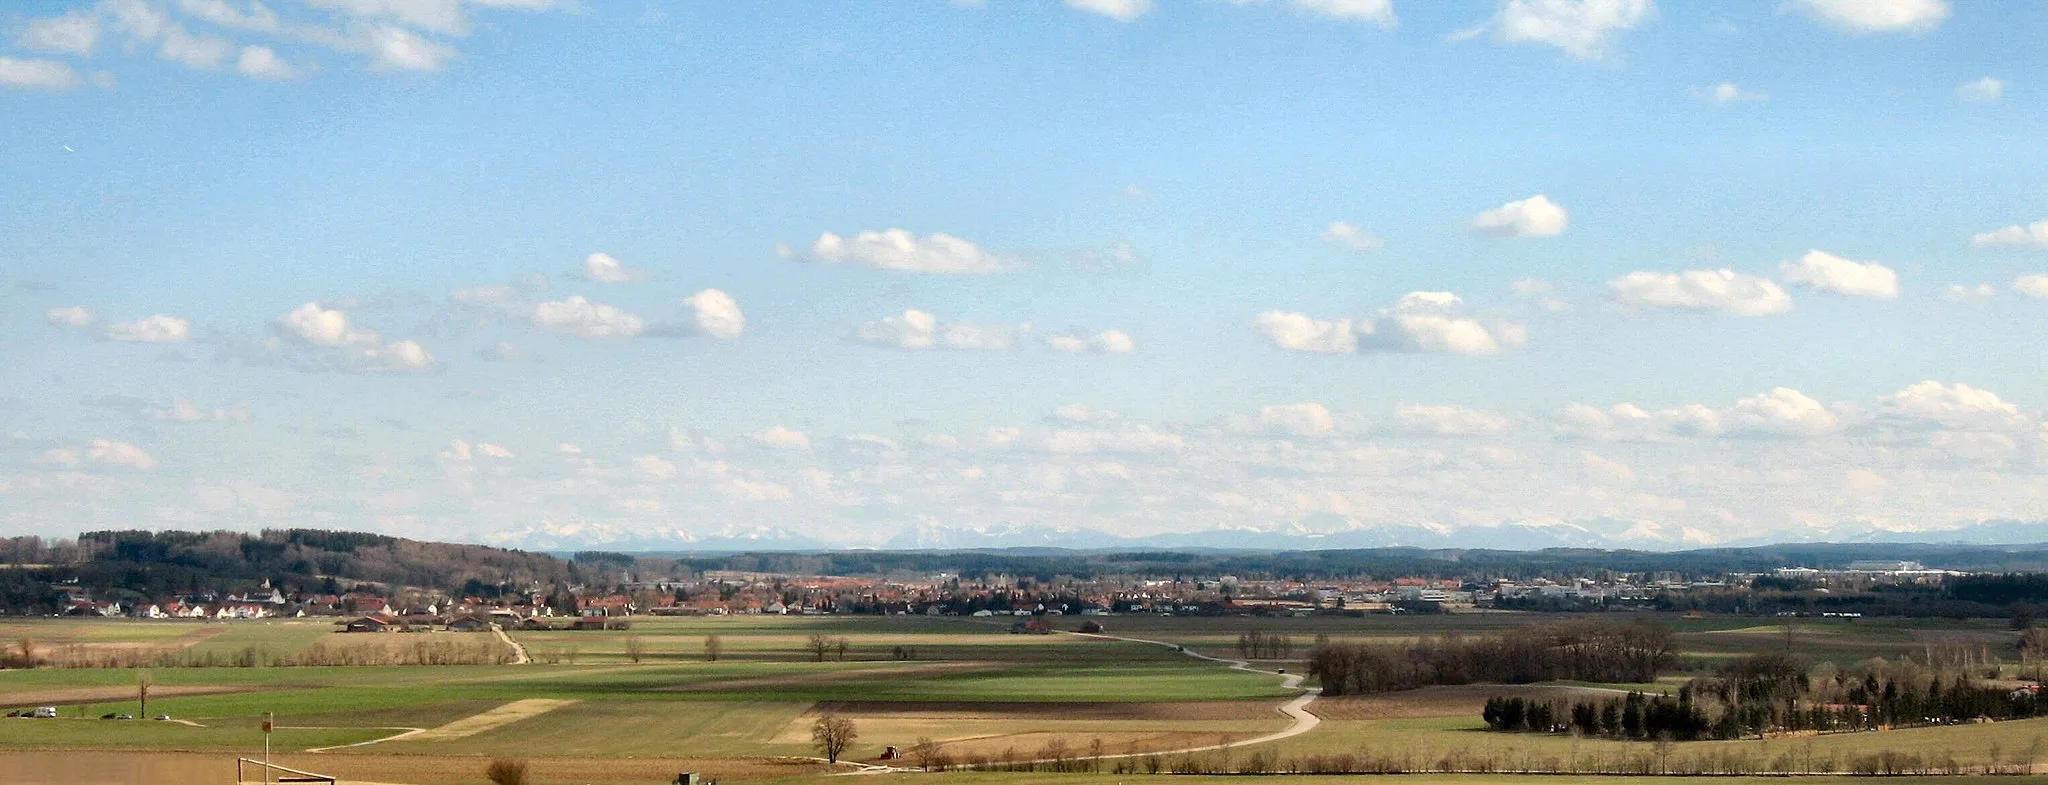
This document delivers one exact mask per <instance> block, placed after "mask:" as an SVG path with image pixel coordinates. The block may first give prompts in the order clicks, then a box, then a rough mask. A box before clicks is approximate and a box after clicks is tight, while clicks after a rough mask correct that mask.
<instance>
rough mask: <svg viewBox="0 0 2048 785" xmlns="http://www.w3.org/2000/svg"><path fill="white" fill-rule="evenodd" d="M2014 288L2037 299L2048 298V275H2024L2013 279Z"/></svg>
mask: <svg viewBox="0 0 2048 785" xmlns="http://www.w3.org/2000/svg"><path fill="white" fill-rule="evenodd" d="M2012 290H2013V291H2015V292H2019V293H2020V294H2024V295H2026V296H2028V297H2032V298H2034V299H2036V300H2048V275H2022V276H2020V277H2018V278H2015V279H2013V282H2012Z"/></svg>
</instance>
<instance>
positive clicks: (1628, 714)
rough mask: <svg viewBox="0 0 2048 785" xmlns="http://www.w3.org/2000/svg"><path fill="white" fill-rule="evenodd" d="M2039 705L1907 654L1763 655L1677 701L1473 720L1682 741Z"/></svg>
mask: <svg viewBox="0 0 2048 785" xmlns="http://www.w3.org/2000/svg"><path fill="white" fill-rule="evenodd" d="M2043 703H2044V702H2043V701H2039V700H2037V699H2036V698H2035V697H2034V694H2033V693H2032V692H2030V691H2026V690H2019V691H2013V690H2011V689H2010V688H2009V687H2004V686H2000V685H1997V684H1995V683H1991V682H1989V681H1987V680H1984V679H1981V678H1978V676H1976V675H1975V674H1972V673H1970V672H1968V671H1965V670H1962V669H1956V668H1942V667H1939V666H1930V665H1929V664H1928V663H1924V662H1920V661H1917V660H1914V659H1912V658H1907V659H1905V660H1902V661H1900V662H1896V663H1894V662H1888V661H1885V660H1881V659H1880V660H1873V661H1871V662H1869V663H1866V664H1864V665H1863V666H1860V667H1859V668H1857V669H1855V670H1853V671H1840V670H1838V669H1836V668H1834V667H1833V666H1832V665H1828V666H1823V667H1822V668H1817V669H1809V668H1808V667H1807V666H1806V664H1805V663H1804V662H1802V661H1800V660H1799V659H1797V658H1796V657H1793V656H1791V655H1786V654H1763V655H1756V656H1752V657H1748V658H1744V659H1742V660H1738V661H1736V662H1734V663H1730V664H1729V665H1727V666H1725V667H1723V668H1722V669H1721V670H1720V671H1719V672H1718V673H1717V674H1716V675H1714V676H1710V677H1704V678H1698V679H1694V680H1692V681H1690V682H1688V683H1686V684H1685V686H1683V687H1681V688H1680V689H1679V691H1678V694H1677V695H1676V696H1675V697H1674V696H1663V695H1659V696H1645V695H1643V694H1642V693H1631V694H1629V695H1628V696H1627V697H1624V698H1612V699H1606V700H1576V701H1542V700H1530V699H1526V698H1520V697H1498V698H1494V699H1491V700H1489V701H1487V702H1486V706H1485V708H1484V710H1483V711H1482V714H1481V716H1482V718H1483V719H1484V720H1485V721H1486V724H1487V726H1488V727H1490V728H1493V729H1495V730H1501V731H1530V732H1538V733H1567V732H1569V733H1574V734H1578V735H1583V736H1598V737H1608V738H1617V739H1637V740H1653V739H1675V740H1678V741H1690V740H1694V739H1722V740H1726V739H1739V738H1752V737H1763V736H1766V735H1769V734H1772V733H1789V732H1799V731H1821V732H1829V731H1848V730H1865V729H1871V728H1882V727H1892V726H1898V725H1924V724H1953V723H1961V722H1973V721H1982V720H2007V719H2022V718H2026V717H2033V716H2036V715H2037V714H2039V713H2040V712H2041V711H2042V710H2043V709H2044V708H2048V706H2043V705H2042V704H2043Z"/></svg>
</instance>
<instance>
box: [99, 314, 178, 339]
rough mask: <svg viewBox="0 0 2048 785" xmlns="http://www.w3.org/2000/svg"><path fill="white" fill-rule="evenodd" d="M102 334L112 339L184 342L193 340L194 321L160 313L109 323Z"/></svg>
mask: <svg viewBox="0 0 2048 785" xmlns="http://www.w3.org/2000/svg"><path fill="white" fill-rule="evenodd" d="M102 334H103V335H105V336H106V337H107V340H110V341H126V342H129V343H184V342H186V341H189V340H192V323H191V322H188V321H185V320H184V319H181V318H178V317H176V316H170V315H167V314H161V313H160V314H157V315H155V316H148V317H144V318H141V319H137V320H135V321H132V322H120V323H117V324H109V325H107V327H106V330H105V331H104V332H103V333H102Z"/></svg>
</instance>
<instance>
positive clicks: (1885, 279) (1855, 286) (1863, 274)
mask: <svg viewBox="0 0 2048 785" xmlns="http://www.w3.org/2000/svg"><path fill="white" fill-rule="evenodd" d="M1778 270H1779V271H1780V273H1781V274H1782V275H1784V276H1785V280H1786V282H1788V283H1793V284H1797V285H1800V286H1810V287H1813V288H1815V289H1819V290H1821V291H1823V292H1832V293H1835V294H1839V295H1842V296H1844V297H1860V298H1863V299H1867V300H1896V299H1898V297H1899V274H1898V273H1896V272H1894V271H1893V270H1892V268H1890V267H1886V266H1884V265H1882V264H1879V263H1877V262H1857V261H1852V260H1849V259H1844V258H1842V257H1839V256H1836V255H1834V254H1830V253H1827V252H1825V251H1807V252H1806V255H1805V256H1802V257H1799V260H1798V261H1796V262H1793V261H1788V262H1785V263H1783V264H1780V265H1778Z"/></svg>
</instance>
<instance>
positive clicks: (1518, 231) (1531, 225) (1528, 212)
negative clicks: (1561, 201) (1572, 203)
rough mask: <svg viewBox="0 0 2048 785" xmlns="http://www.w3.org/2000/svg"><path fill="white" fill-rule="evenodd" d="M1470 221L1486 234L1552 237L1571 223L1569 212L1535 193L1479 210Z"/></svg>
mask: <svg viewBox="0 0 2048 785" xmlns="http://www.w3.org/2000/svg"><path fill="white" fill-rule="evenodd" d="M1469 225H1470V226H1471V227H1472V231H1475V232H1478V233H1480V234H1482V235H1485V236H1487V237H1554V236H1557V235H1559V234H1562V233H1564V230H1565V227H1567V226H1569V225H1571V215H1570V214H1569V213H1567V212H1566V211H1565V209H1564V208H1563V207H1559V206H1558V205H1557V204H1555V203H1553V202H1551V201H1550V199H1549V197H1546V196H1544V195H1543V194H1537V195H1535V196H1531V197H1529V198H1527V199H1522V200H1520V201H1514V202H1508V203H1507V204H1504V205H1501V206H1499V207H1496V208H1493V209H1491V210H1487V211H1486V212H1483V213H1480V214H1479V215H1477V216H1475V217H1474V218H1473V219H1472V222H1471V223H1470V224H1469Z"/></svg>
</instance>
